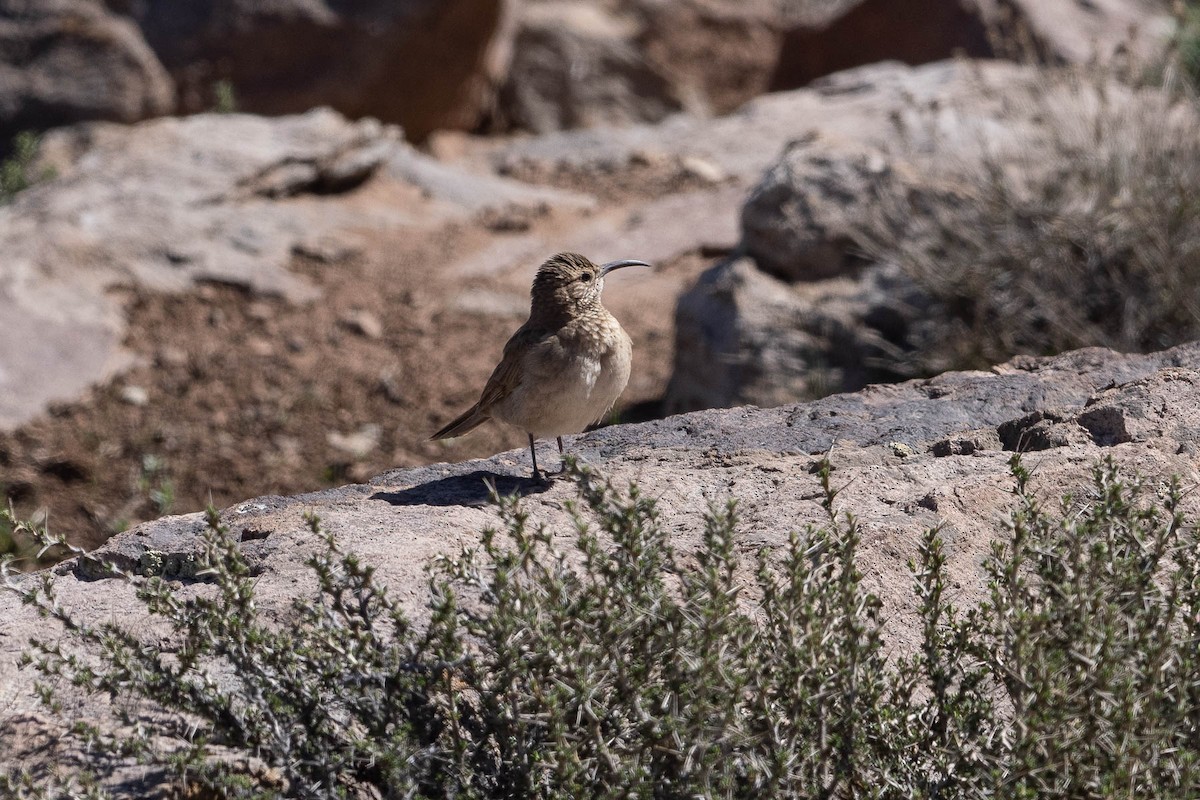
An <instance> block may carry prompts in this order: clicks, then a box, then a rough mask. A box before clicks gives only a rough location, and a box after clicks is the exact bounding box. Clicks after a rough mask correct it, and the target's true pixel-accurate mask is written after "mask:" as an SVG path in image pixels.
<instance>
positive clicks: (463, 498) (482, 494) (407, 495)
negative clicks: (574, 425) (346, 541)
mask: <svg viewBox="0 0 1200 800" xmlns="http://www.w3.org/2000/svg"><path fill="white" fill-rule="evenodd" d="M550 486H551V484H550V483H549V482H546V481H538V480H534V479H533V478H521V477H516V476H514V475H500V474H497V473H495V472H485V471H484V470H476V471H475V472H472V473H470V474H467V475H454V476H452V477H449V478H442V479H441V480H436V481H430V482H429V483H422V484H418V485H417V486H414V487H412V488H411V489H402V490H400V491H398V492H376V493H375V494H373V495H371V499H372V500H385V501H387V502H389V503H391V504H392V505H394V506H483V505H487V504H488V499H489V498H490V497H491V493H492V487H495V489H496V491H497V492H498V493H499V494H500V495H502V496H506V495H512V494H515V495H518V496H520V497H525V496H527V495H531V494H541V493H542V492H544V491H546V490H547V489H549V488H550Z"/></svg>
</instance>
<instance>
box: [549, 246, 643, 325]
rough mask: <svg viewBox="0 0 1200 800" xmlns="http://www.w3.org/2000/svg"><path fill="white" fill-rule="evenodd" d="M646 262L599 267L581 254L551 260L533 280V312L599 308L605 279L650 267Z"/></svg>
mask: <svg viewBox="0 0 1200 800" xmlns="http://www.w3.org/2000/svg"><path fill="white" fill-rule="evenodd" d="M648 266H650V265H649V264H647V263H646V262H645V261H634V260H631V259H627V260H624V261H610V262H609V263H607V264H602V265H596V264H593V263H592V262H591V261H590V260H588V259H587V258H585V257H584V256H581V255H579V254H578V253H559V254H558V255H556V256H551V257H550V258H548V259H547V260H546V262H545V263H544V264H542V266H541V267H539V268H538V271H537V277H535V278H534V279H533V290H532V292H531V295H532V298H533V308H534V311H535V312H537V311H538V309H539V306H540V307H542V308H546V309H554V310H556V311H566V312H574V311H579V310H582V309H586V308H588V307H590V306H593V305H599V303H600V293H601V292H603V291H604V276H605V275H607V274H608V273H610V272H612V271H613V270H614V269H621V268H622V267H648Z"/></svg>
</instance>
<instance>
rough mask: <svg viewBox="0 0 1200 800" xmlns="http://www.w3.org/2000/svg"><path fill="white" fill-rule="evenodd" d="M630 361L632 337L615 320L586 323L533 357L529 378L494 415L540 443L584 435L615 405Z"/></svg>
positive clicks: (563, 333) (562, 334) (563, 332)
mask: <svg viewBox="0 0 1200 800" xmlns="http://www.w3.org/2000/svg"><path fill="white" fill-rule="evenodd" d="M606 316H607V315H606ZM608 321H611V324H607V323H608ZM631 362H632V346H631V343H630V341H629V336H628V335H627V334H626V333H625V331H624V330H622V329H621V326H620V325H619V324H617V322H616V320H615V319H613V318H612V317H611V316H609V317H608V320H602V319H601V320H581V321H579V322H578V324H576V325H573V326H567V327H564V328H563V329H562V330H560V331H559V332H558V334H557V336H556V339H555V341H554V343H553V346H551V347H548V348H545V349H544V350H542V351H539V352H538V353H536V354H531V356H530V361H529V363H528V364H527V368H526V369H525V370H524V372H525V374H526V376H527V379H526V380H523V381H522V383H521V385H520V386H519V387H518V388H517V390H516V391H514V392H513V393H512V396H511V397H510V398H509V400H508V401H507V402H505V403H503V404H502V407H501V406H500V405H498V406H497V408H496V409H495V415H496V416H497V417H498V418H500V419H501V420H503V421H505V422H509V423H511V424H513V425H516V426H517V427H519V428H522V429H523V430H525V431H527V432H529V433H532V434H533V435H534V436H536V437H539V438H543V437H552V436H561V435H562V434H565V433H579V432H580V431H582V430H584V429H585V428H586V427H587V426H589V425H591V424H592V423H594V422H597V421H599V420H601V419H602V418H603V417H604V415H605V414H607V413H608V411H609V410H610V409H611V408H612V407H613V405H614V404H615V403H616V401H617V399H618V398H619V397H620V396H621V392H623V391H624V390H625V385H626V384H627V383H628V382H629V372H630V366H631Z"/></svg>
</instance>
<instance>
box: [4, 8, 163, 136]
mask: <svg viewBox="0 0 1200 800" xmlns="http://www.w3.org/2000/svg"><path fill="white" fill-rule="evenodd" d="M174 103H175V100H174V87H173V85H172V83H171V79H170V77H169V76H168V75H167V72H166V70H165V69H163V66H162V64H160V63H159V62H158V59H157V58H156V57H155V55H154V52H153V51H152V50H151V49H150V48H149V46H148V45H147V44H146V42H145V40H144V39H143V38H142V36H141V33H140V32H139V31H138V29H137V27H136V26H134V25H132V24H131V23H130V22H129V20H127V19H122V18H120V17H118V16H116V15H114V14H110V13H108V11H106V10H105V9H104V8H103V7H101V6H97V5H96V4H95V3H94V2H89V0H3V2H0V141H7V139H8V138H9V137H11V136H13V135H14V134H16V133H18V132H20V131H24V130H45V129H47V128H52V127H55V126H58V125H67V124H70V123H73V122H80V121H85V120H111V121H115V122H137V121H139V120H143V119H148V118H150V117H155V116H159V115H161V114H167V113H169V112H170V111H171V109H172V108H173V107H174Z"/></svg>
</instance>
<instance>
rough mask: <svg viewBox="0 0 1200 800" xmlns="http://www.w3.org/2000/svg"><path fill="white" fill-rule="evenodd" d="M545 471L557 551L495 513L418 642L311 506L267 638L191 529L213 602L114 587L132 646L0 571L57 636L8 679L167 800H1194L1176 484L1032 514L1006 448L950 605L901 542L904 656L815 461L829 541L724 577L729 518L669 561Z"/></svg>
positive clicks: (710, 520) (940, 560) (610, 510)
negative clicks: (121, 595) (283, 602)
mask: <svg viewBox="0 0 1200 800" xmlns="http://www.w3.org/2000/svg"><path fill="white" fill-rule="evenodd" d="M569 470H570V474H571V475H572V477H573V479H574V480H575V481H576V483H577V486H578V489H579V494H580V498H581V501H582V504H581V506H580V507H574V506H573V507H571V508H570V512H571V515H572V517H573V519H574V531H573V532H572V533H571V537H570V543H571V546H570V547H569V548H566V549H564V548H562V547H561V546H560V544H559V542H560V541H563V540H562V539H559V538H556V537H555V536H553V535H552V534H551V532H550V531H548V530H545V529H543V528H540V527H532V526H531V525H530V523H529V520H528V518H527V516H526V515H525V513H524V512H523V511H522V509H521V506H520V503H519V502H518V501H517V500H516V499H514V498H496V500H497V502H498V507H499V514H500V520H501V522H502V526H501V528H500V530H489V531H486V532H485V533H484V535H483V537H482V539H481V541H480V544H479V546H478V547H477V548H470V549H467V550H465V551H464V552H462V553H460V554H459V555H457V556H455V557H447V558H443V559H440V560H439V561H438V563H437V564H436V565H435V568H434V570H433V572H432V578H431V581H430V596H429V597H430V608H431V612H432V618H431V622H430V623H429V624H428V625H427V626H424V627H423V628H422V629H418V628H416V627H415V626H413V625H412V624H411V623H410V622H409V621H408V620H407V619H406V617H405V616H404V614H403V613H401V611H400V609H399V607H398V606H397V605H396V603H395V602H394V601H393V600H392V599H391V598H390V597H389V596H388V594H387V593H386V591H384V590H383V589H382V588H381V587H380V586H379V584H378V582H377V581H376V579H375V575H374V573H373V571H372V570H371V568H370V567H368V566H366V565H364V564H362V563H361V562H360V561H359V560H358V559H357V558H356V557H355V556H354V555H353V554H350V553H345V552H343V551H342V550H341V549H340V547H339V546H338V543H337V542H336V540H335V539H334V538H333V537H332V536H330V535H328V534H326V533H323V532H322V531H321V528H320V526H319V524H318V522H317V521H316V520H315V519H312V520H310V527H311V529H312V531H313V533H314V535H316V536H318V537H320V540H321V543H322V547H321V549H320V551H319V552H318V554H317V555H316V556H314V557H313V558H312V559H311V560H310V562H309V564H310V566H311V568H312V570H313V574H314V575H315V577H316V583H317V591H316V593H315V595H314V596H312V597H302V598H298V600H297V604H296V608H295V610H294V615H295V619H294V621H293V622H292V624H289V625H287V626H286V627H282V628H281V627H280V626H279V625H278V624H277V623H272V622H268V620H267V618H266V616H265V615H263V614H262V613H261V612H260V611H259V610H258V608H257V606H256V605H255V601H254V578H253V577H252V574H251V572H252V571H251V569H250V566H249V565H248V564H247V562H246V561H245V559H244V557H243V556H242V555H241V553H240V550H239V546H238V544H237V542H236V541H235V539H234V538H233V537H231V536H230V534H229V533H228V531H227V530H225V528H223V527H222V526H221V525H220V523H219V520H218V519H217V517H216V515H215V514H210V518H209V523H210V524H209V530H208V533H207V534H206V535H205V552H206V559H207V570H206V571H205V572H204V573H203V577H204V578H206V579H207V580H209V581H210V582H211V585H209V586H202V587H199V588H200V590H199V591H196V592H194V593H189V596H188V598H187V599H184V598H183V597H182V596H181V595H180V594H178V593H177V592H176V591H174V590H172V589H171V588H170V587H169V586H168V585H167V584H166V583H164V582H162V581H160V580H157V579H148V580H143V579H138V578H135V577H133V576H125V577H126V578H127V579H129V580H133V581H136V582H137V583H138V587H139V588H138V591H139V596H140V597H141V599H142V600H143V602H145V603H146V605H147V608H148V610H149V611H150V612H151V613H152V614H154V615H157V616H159V617H161V618H163V619H164V620H165V621H166V622H168V623H169V628H170V630H171V631H172V633H171V634H170V636H168V637H167V638H166V639H163V640H161V641H160V640H158V639H155V640H153V641H150V640H144V639H143V638H141V637H139V636H137V635H135V634H133V633H131V632H130V631H128V630H126V629H125V628H123V627H122V626H120V625H118V624H117V623H115V622H105V623H101V624H99V625H97V626H91V625H87V624H84V623H82V622H80V621H79V620H77V619H76V618H75V617H74V615H72V614H71V613H70V612H69V611H67V610H65V609H63V608H61V607H60V606H59V605H58V603H57V602H56V600H55V599H54V595H53V583H52V581H50V580H49V579H48V578H44V579H42V580H40V581H37V580H33V579H32V578H26V579H24V582H21V581H17V580H16V579H14V578H12V577H8V580H7V584H8V585H9V587H10V588H11V589H13V590H15V591H18V592H19V593H21V594H22V596H23V597H24V599H25V600H26V601H27V602H29V603H33V604H35V605H37V607H39V608H40V609H42V610H43V612H44V613H45V614H47V615H48V616H51V617H54V618H56V619H57V620H59V622H60V623H61V624H62V625H64V626H65V627H66V628H67V630H68V631H70V632H71V636H70V637H68V638H67V639H66V640H62V639H60V637H54V638H47V639H45V640H40V641H36V642H34V644H33V651H32V654H31V657H30V658H31V663H32V664H33V666H34V668H36V669H37V670H38V671H39V672H41V673H42V674H43V675H44V676H45V677H46V679H47V680H48V681H62V680H66V681H69V682H70V683H71V684H73V685H74V686H76V687H79V688H81V689H83V690H85V691H87V692H92V693H102V694H107V695H109V696H110V697H111V698H112V699H113V701H114V705H113V707H114V709H116V712H115V713H116V714H117V717H118V721H120V722H123V723H124V726H123V727H120V726H114V725H111V724H110V725H103V726H101V725H95V726H91V725H89V726H78V727H77V728H76V729H75V734H74V735H75V736H77V737H79V739H80V741H81V742H82V743H86V745H87V747H86V748H83V749H82V751H83V752H84V753H86V757H87V758H89V759H90V760H91V764H92V768H93V771H95V772H96V773H97V774H99V775H101V776H103V775H104V774H106V771H107V770H110V769H112V768H113V767H114V766H116V765H117V764H119V763H121V762H122V761H124V760H129V759H134V760H137V761H139V762H141V763H144V764H147V765H150V766H152V767H154V768H156V769H157V770H159V771H160V773H161V774H162V775H164V776H165V777H166V778H167V779H168V780H169V781H171V782H172V783H173V784H174V785H175V786H176V787H188V789H187V791H189V792H193V794H190V795H189V796H213V797H245V798H268V797H306V798H307V797H313V798H318V797H319V798H325V797H468V798H470V797H476V798H499V797H514V798H515V797H547V798H549V797H621V798H628V797H646V798H693V797H713V796H720V797H746V798H752V797H753V798H757V797H827V798H842V797H845V798H851V797H853V798H857V797H879V798H931V797H938V798H982V797H1003V798H1022V797H1027V798H1032V797H1046V796H1068V797H1078V798H1116V797H1151V798H1183V797H1190V796H1193V795H1194V787H1195V786H1196V785H1198V781H1200V770H1198V767H1200V663H1198V658H1200V570H1198V567H1200V541H1198V537H1197V533H1196V530H1195V528H1194V527H1192V526H1189V525H1185V523H1184V519H1183V517H1182V515H1181V512H1180V508H1179V504H1180V499H1181V492H1180V489H1179V487H1178V485H1177V484H1174V483H1172V484H1170V485H1169V486H1165V487H1156V492H1151V491H1150V488H1149V487H1146V486H1144V485H1143V484H1141V483H1140V482H1138V481H1127V480H1125V479H1123V478H1122V477H1121V475H1120V474H1119V473H1118V471H1117V469H1116V468H1115V467H1114V466H1113V465H1112V463H1111V462H1108V463H1103V464H1100V465H1098V466H1097V467H1096V470H1095V476H1094V481H1093V488H1092V490H1091V493H1090V495H1089V496H1087V497H1085V498H1082V499H1081V500H1078V501H1072V500H1070V499H1069V498H1068V499H1067V500H1065V501H1064V504H1063V507H1062V508H1061V510H1060V511H1058V512H1057V513H1053V514H1052V513H1049V512H1047V511H1046V510H1045V509H1044V508H1043V507H1042V505H1041V504H1040V503H1039V502H1038V501H1037V500H1036V499H1035V497H1034V494H1033V492H1032V490H1031V488H1030V485H1029V474H1028V473H1027V472H1026V471H1025V469H1024V468H1023V467H1022V466H1021V464H1020V462H1019V461H1018V460H1015V459H1014V463H1013V471H1014V476H1015V481H1016V486H1015V499H1016V508H1015V510H1014V511H1013V514H1012V518H1011V521H1010V524H1009V527H1008V531H1007V532H1006V534H1005V536H1004V537H1003V538H1002V539H1001V540H1000V541H998V542H997V543H996V544H995V546H994V548H993V551H992V554H991V556H990V557H989V558H988V560H987V562H986V565H985V569H986V573H987V577H988V579H989V582H990V586H991V596H990V599H989V600H987V601H986V602H985V603H984V604H983V605H982V606H981V607H979V608H977V609H973V610H970V611H967V612H965V613H964V612H963V611H961V610H959V609H956V608H955V607H953V606H952V605H951V604H950V603H949V602H948V599H947V592H948V587H947V579H946V576H945V574H944V567H945V556H944V552H943V545H942V541H941V539H940V537H939V536H938V533H937V531H936V530H931V531H928V532H927V533H926V534H925V536H924V538H923V540H922V542H921V546H920V548H919V552H920V557H919V560H918V563H916V564H913V565H912V567H913V574H914V591H915V592H916V598H917V600H918V605H919V608H920V612H921V617H922V620H923V629H922V634H923V635H922V642H921V645H920V648H919V650H918V651H917V652H913V653H907V654H900V655H896V656H892V657H888V656H887V655H885V651H884V647H883V642H882V623H881V620H880V616H879V601H878V599H877V598H875V597H874V596H873V595H872V594H871V593H870V592H868V591H866V590H865V588H864V587H863V585H862V582H861V576H860V574H859V572H858V570H857V568H856V566H855V561H856V549H857V546H858V542H859V533H858V527H857V524H856V523H855V521H854V519H853V518H852V517H849V516H847V515H841V514H838V513H837V512H836V511H835V506H836V497H837V493H836V491H835V490H834V489H833V488H832V484H831V477H830V468H829V465H828V463H825V464H824V465H823V466H822V469H821V471H820V480H821V484H822V487H823V492H824V501H825V507H826V510H827V512H828V521H827V523H826V524H824V525H822V526H810V527H808V528H806V529H805V530H804V531H803V532H799V533H795V534H793V535H792V536H791V538H790V541H789V544H788V545H787V547H786V548H784V550H783V552H781V553H771V552H763V553H760V555H759V557H758V559H757V562H756V564H755V565H754V566H753V568H751V567H750V565H747V564H744V563H743V561H742V559H741V558H740V557H739V555H738V551H737V547H736V531H737V517H736V510H735V507H734V506H733V505H732V504H729V505H726V506H720V507H713V508H711V509H710V510H709V513H708V514H707V516H706V520H705V527H704V532H703V544H702V547H701V548H700V549H699V551H697V552H696V553H694V554H683V553H679V552H677V551H676V550H675V549H674V548H673V547H672V546H671V544H670V540H669V537H668V536H667V534H666V533H665V532H664V530H663V528H662V526H661V525H660V523H659V520H658V516H657V511H656V507H655V503H654V502H653V500H651V499H649V498H647V497H645V496H644V495H642V494H641V493H640V492H638V491H637V489H636V488H634V487H631V489H630V491H629V492H628V493H620V492H617V491H615V490H614V489H613V488H612V487H611V486H610V485H609V484H607V483H605V482H604V481H602V480H600V479H599V478H598V477H597V476H596V475H595V474H594V473H593V472H591V471H589V470H587V469H583V468H581V467H579V466H577V465H572V466H571V467H570V468H569ZM6 577H7V576H6ZM47 686H49V684H47ZM42 692H43V695H44V699H45V700H46V702H47V703H49V704H51V707H52V708H53V704H54V703H55V702H56V699H55V695H54V692H53V691H52V690H51V689H49V688H45V689H43V690H42ZM113 730H120V731H121V732H120V733H116V734H114V733H111V732H110V731H113ZM76 779H77V776H72V775H60V776H58V778H57V780H58V781H59V785H58V786H57V787H56V785H55V784H54V783H53V782H52V779H51V778H50V777H48V776H40V775H38V776H31V775H28V774H25V775H16V774H10V775H8V776H7V777H4V778H2V779H0V792H3V791H5V790H7V791H8V792H9V793H10V794H14V795H15V796H20V797H33V796H47V797H49V796H69V794H63V793H62V790H61V785H62V783H63V782H65V781H69V780H76ZM22 781H24V782H25V784H24V785H25V788H20V787H21V786H22ZM81 785H82V784H81ZM31 787H32V788H31ZM38 787H40V788H38ZM18 788H20V791H21V792H24V794H17V790H18ZM38 791H41V792H42V794H41V795H37V794H35V792H38ZM96 791H97V792H99V790H96ZM201 791H202V792H207V794H203V795H197V794H195V792H201ZM56 792H58V794H56Z"/></svg>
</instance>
